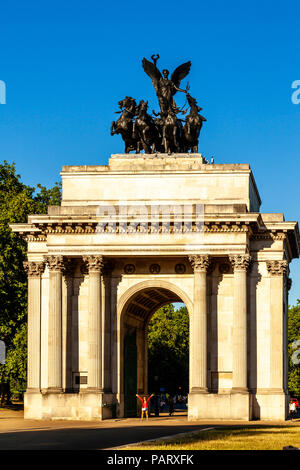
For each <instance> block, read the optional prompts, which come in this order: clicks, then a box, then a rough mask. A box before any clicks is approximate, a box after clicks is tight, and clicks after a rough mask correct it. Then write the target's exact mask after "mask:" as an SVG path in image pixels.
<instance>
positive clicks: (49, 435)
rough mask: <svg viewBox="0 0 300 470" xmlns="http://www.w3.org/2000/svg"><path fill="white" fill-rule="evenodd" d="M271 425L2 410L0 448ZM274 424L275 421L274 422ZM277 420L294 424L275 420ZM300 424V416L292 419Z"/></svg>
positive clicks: (107, 442)
mask: <svg viewBox="0 0 300 470" xmlns="http://www.w3.org/2000/svg"><path fill="white" fill-rule="evenodd" d="M243 424H247V425H249V424H250V425H255V426H259V425H262V424H268V425H271V423H270V422H268V423H262V422H258V421H254V422H251V423H249V422H247V423H246V422H245V423H242V422H240V421H239V422H233V421H231V422H220V421H219V422H215V421H214V422H212V421H205V422H204V421H199V422H189V421H187V417H186V416H184V415H181V416H180V415H178V416H172V417H169V416H168V415H164V416H161V417H159V418H154V417H153V418H150V419H149V421H141V420H140V419H133V418H130V419H121V420H106V421H102V422H101V421H38V420H24V419H23V414H22V413H21V412H18V413H13V412H12V413H11V414H10V413H9V412H5V411H0V450H96V449H109V448H112V447H117V446H122V445H126V444H130V443H133V442H139V441H143V440H147V439H155V438H159V437H163V436H169V435H173V434H178V433H182V432H189V431H195V430H197V429H199V430H200V429H203V428H207V427H209V426H212V427H217V426H220V425H222V426H224V425H230V426H236V425H239V426H241V425H243ZM272 424H275V423H272ZM276 424H281V425H284V424H289V425H290V424H291V423H290V422H287V423H282V422H281V423H276ZM292 424H293V425H300V420H299V421H297V422H296V421H295V422H294V423H292Z"/></svg>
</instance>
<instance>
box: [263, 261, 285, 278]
mask: <svg viewBox="0 0 300 470" xmlns="http://www.w3.org/2000/svg"><path fill="white" fill-rule="evenodd" d="M266 263H267V269H268V272H269V273H270V274H271V275H272V276H283V275H284V274H286V273H287V270H288V262H287V261H286V260H285V259H284V260H277V259H276V260H271V261H266Z"/></svg>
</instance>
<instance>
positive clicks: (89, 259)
mask: <svg viewBox="0 0 300 470" xmlns="http://www.w3.org/2000/svg"><path fill="white" fill-rule="evenodd" d="M82 260H83V264H84V265H85V266H86V268H87V269H88V270H89V272H90V271H96V272H100V273H102V271H103V267H104V259H103V256H102V255H90V256H83V257H82Z"/></svg>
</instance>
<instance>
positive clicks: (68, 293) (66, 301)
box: [62, 258, 75, 392]
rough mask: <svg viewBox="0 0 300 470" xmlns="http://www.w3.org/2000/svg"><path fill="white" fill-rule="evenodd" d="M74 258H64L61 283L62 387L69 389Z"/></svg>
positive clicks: (70, 383) (70, 377) (70, 384)
mask: <svg viewBox="0 0 300 470" xmlns="http://www.w3.org/2000/svg"><path fill="white" fill-rule="evenodd" d="M74 269H75V260H74V259H72V258H67V259H65V260H64V270H63V285H62V387H63V390H64V391H67V392H69V391H71V390H72V388H73V384H72V324H73V319H72V295H73V278H74Z"/></svg>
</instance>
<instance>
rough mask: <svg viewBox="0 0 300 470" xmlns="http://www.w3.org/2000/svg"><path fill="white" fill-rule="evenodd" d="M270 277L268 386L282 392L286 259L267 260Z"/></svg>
mask: <svg viewBox="0 0 300 470" xmlns="http://www.w3.org/2000/svg"><path fill="white" fill-rule="evenodd" d="M267 269H268V272H269V274H270V276H271V279H270V289H271V292H270V294H271V295H270V317H271V318H270V323H271V324H270V341H271V358H270V388H271V389H273V390H274V391H275V390H276V391H278V392H279V391H281V392H283V389H284V360H285V354H287V351H285V354H284V346H285V345H284V333H285V332H284V310H283V309H284V302H283V295H284V277H285V276H286V273H287V270H288V262H287V261H286V260H272V261H267Z"/></svg>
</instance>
